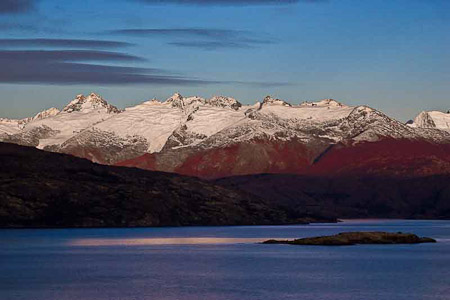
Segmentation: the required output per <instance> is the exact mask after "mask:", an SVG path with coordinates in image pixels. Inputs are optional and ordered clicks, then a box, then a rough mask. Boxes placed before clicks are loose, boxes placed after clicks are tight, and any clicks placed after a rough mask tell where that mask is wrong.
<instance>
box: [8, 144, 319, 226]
mask: <svg viewBox="0 0 450 300" xmlns="http://www.w3.org/2000/svg"><path fill="white" fill-rule="evenodd" d="M302 217H305V215H300V214H294V213H292V212H290V211H289V210H288V209H287V208H282V207H280V206H279V205H278V204H276V205H275V204H273V203H272V204H269V203H268V202H267V201H265V200H262V199H261V198H259V197H256V196H250V195H249V194H247V193H244V192H237V191H234V190H232V189H229V188H224V187H222V186H218V185H215V184H212V183H209V182H207V181H202V180H199V179H196V178H191V177H185V176H179V175H176V174H169V173H161V172H149V171H144V170H138V169H131V168H119V167H111V166H103V165H98V164H94V163H92V162H89V161H88V160H85V159H80V158H76V157H73V156H70V155H64V154H56V153H50V152H45V151H41V150H38V149H34V148H31V147H23V146H18V145H14V144H6V143H0V226H1V227H11V226H15V227H23V226H25V227H42V226H43V227H67V226H68V227H86V226H100V227H103V226H119V227H124V226H125V227H127V226H178V225H242V224H282V223H293V222H304V221H305V220H306V219H302ZM307 217H308V218H309V216H307ZM308 220H312V219H311V218H309V219H308Z"/></svg>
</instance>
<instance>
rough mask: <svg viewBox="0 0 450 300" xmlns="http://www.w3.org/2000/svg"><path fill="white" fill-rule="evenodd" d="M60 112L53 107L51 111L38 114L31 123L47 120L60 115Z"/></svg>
mask: <svg viewBox="0 0 450 300" xmlns="http://www.w3.org/2000/svg"><path fill="white" fill-rule="evenodd" d="M59 112H60V110H59V109H57V108H56V107H51V108H49V109H46V110H43V111H41V112H39V113H37V114H36V115H35V116H34V117H33V118H31V121H34V120H42V119H46V118H49V117H52V116H55V115H57V114H59Z"/></svg>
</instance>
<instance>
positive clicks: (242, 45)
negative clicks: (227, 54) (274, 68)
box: [168, 40, 271, 50]
mask: <svg viewBox="0 0 450 300" xmlns="http://www.w3.org/2000/svg"><path fill="white" fill-rule="evenodd" d="M168 44H169V45H174V46H178V47H187V48H197V49H202V50H216V49H226V48H230V49H247V48H255V47H256V46H259V45H263V44H271V42H270V41H257V40H254V41H186V42H169V43H168Z"/></svg>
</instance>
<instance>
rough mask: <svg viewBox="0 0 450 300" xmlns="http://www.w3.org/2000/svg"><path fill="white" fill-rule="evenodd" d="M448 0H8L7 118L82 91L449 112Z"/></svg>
mask: <svg viewBox="0 0 450 300" xmlns="http://www.w3.org/2000/svg"><path fill="white" fill-rule="evenodd" d="M449 20H450V3H449V1H447V0H409V1H406V0H316V1H314V0H309V1H308V0H303V1H302V0H297V1H296V0H286V1H276V0H246V1H237V0H228V1H225V0H210V1H208V0H166V1H158V0H90V1H89V0H78V1H56V0H2V1H1V2H0V32H1V34H0V65H2V68H1V70H0V92H1V94H0V117H15V118H19V117H26V116H29V115H33V114H34V113H36V112H38V111H40V110H43V109H45V108H48V107H50V106H56V107H58V108H61V107H62V106H64V105H65V104H66V103H67V102H68V101H70V100H71V99H73V98H74V96H75V95H76V94H80V93H90V92H92V91H94V92H97V93H100V94H101V95H102V96H103V97H104V98H105V99H107V100H108V101H110V102H111V103H112V104H115V105H117V106H119V107H124V106H130V105H134V104H137V103H140V102H142V101H144V100H147V99H150V98H153V97H157V98H160V99H165V98H167V97H168V96H170V95H171V94H173V93H174V92H176V91H178V92H181V93H182V94H183V95H198V96H204V97H209V96H212V95H218V94H221V95H227V96H233V97H235V98H237V99H238V100H240V101H241V102H243V103H254V102H255V101H257V100H261V99H262V98H263V97H264V96H265V95H272V96H274V97H278V98H282V99H285V100H287V101H289V102H291V103H299V102H301V101H304V100H318V99H322V98H334V99H337V100H340V101H342V102H344V103H347V104H351V105H357V104H366V105H369V106H372V107H374V108H377V109H381V110H382V111H384V112H385V113H387V114H389V115H391V116H393V117H396V118H398V119H400V120H402V121H405V120H407V119H410V118H413V117H414V116H415V115H416V114H417V113H419V112H420V111H421V110H434V109H436V110H447V109H449V108H450V101H449V99H450V97H449V95H450V72H449V69H450V35H449V34H448V33H449V32H450V21H449Z"/></svg>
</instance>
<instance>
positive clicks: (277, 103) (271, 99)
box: [262, 96, 292, 106]
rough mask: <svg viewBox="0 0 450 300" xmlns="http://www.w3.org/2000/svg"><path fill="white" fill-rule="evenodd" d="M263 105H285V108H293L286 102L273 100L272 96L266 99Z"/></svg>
mask: <svg viewBox="0 0 450 300" xmlns="http://www.w3.org/2000/svg"><path fill="white" fill-rule="evenodd" d="M262 105H283V106H292V105H291V104H290V103H287V102H286V101H284V100H281V99H276V98H272V97H271V96H266V97H264V100H263V102H262Z"/></svg>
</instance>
